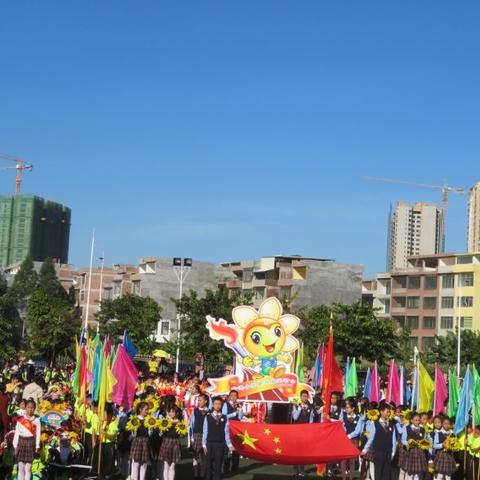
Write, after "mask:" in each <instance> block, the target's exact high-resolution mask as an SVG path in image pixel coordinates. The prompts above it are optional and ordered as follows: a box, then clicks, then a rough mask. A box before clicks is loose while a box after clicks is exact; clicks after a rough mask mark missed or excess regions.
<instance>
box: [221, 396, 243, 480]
mask: <svg viewBox="0 0 480 480" xmlns="http://www.w3.org/2000/svg"><path fill="white" fill-rule="evenodd" d="M222 413H223V415H226V417H227V419H228V420H242V418H243V410H242V406H241V405H240V403H239V402H238V392H237V390H231V391H230V394H229V395H228V398H227V401H226V402H225V403H224V404H223V407H222ZM239 465H240V455H239V454H238V452H236V451H233V452H231V453H228V454H227V456H226V457H225V461H224V464H223V473H224V474H225V475H229V474H234V473H235V472H236V471H237V470H238V467H239Z"/></svg>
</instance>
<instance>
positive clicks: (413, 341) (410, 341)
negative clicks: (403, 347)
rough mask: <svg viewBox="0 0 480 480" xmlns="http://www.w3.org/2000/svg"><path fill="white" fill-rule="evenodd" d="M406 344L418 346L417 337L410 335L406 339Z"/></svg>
mask: <svg viewBox="0 0 480 480" xmlns="http://www.w3.org/2000/svg"><path fill="white" fill-rule="evenodd" d="M408 346H409V347H410V348H414V347H417V346H418V337H410V338H409V339H408Z"/></svg>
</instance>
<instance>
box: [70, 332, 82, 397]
mask: <svg viewBox="0 0 480 480" xmlns="http://www.w3.org/2000/svg"><path fill="white" fill-rule="evenodd" d="M81 354H82V349H81V348H80V345H79V343H78V338H77V337H75V371H74V372H73V376H72V391H73V393H74V395H75V396H76V395H77V392H78V388H79V382H80V367H81Z"/></svg>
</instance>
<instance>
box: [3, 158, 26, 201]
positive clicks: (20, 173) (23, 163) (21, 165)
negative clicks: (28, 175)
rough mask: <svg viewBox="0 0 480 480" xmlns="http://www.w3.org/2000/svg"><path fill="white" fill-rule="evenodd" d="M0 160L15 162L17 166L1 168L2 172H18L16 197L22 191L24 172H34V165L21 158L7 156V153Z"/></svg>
mask: <svg viewBox="0 0 480 480" xmlns="http://www.w3.org/2000/svg"><path fill="white" fill-rule="evenodd" d="M0 158H3V159H5V160H10V161H12V162H15V166H13V165H12V166H11V167H0V170H16V172H17V174H16V176H15V195H19V194H20V191H21V189H22V180H23V171H24V170H26V171H28V172H31V171H32V170H33V165H32V164H30V163H27V162H26V161H25V160H22V159H21V158H18V157H13V156H12V155H7V154H6V153H0Z"/></svg>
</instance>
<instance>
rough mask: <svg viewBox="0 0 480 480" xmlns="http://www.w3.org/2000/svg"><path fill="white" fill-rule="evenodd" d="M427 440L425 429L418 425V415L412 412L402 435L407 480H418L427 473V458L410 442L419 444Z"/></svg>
mask: <svg viewBox="0 0 480 480" xmlns="http://www.w3.org/2000/svg"><path fill="white" fill-rule="evenodd" d="M424 440H428V435H427V433H426V432H425V427H424V426H423V425H421V424H420V415H419V414H418V413H416V412H413V413H412V414H411V416H410V425H407V426H406V428H405V430H404V431H403V434H402V444H403V446H404V447H405V448H406V454H405V471H406V472H407V480H418V479H419V478H422V477H423V475H425V473H426V472H427V471H428V463H427V457H426V455H425V451H424V450H422V449H421V448H420V447H418V446H416V445H411V444H410V443H409V442H410V441H416V442H421V441H424Z"/></svg>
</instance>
